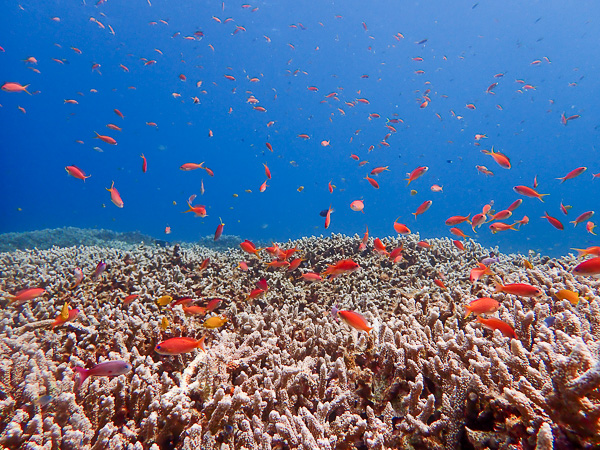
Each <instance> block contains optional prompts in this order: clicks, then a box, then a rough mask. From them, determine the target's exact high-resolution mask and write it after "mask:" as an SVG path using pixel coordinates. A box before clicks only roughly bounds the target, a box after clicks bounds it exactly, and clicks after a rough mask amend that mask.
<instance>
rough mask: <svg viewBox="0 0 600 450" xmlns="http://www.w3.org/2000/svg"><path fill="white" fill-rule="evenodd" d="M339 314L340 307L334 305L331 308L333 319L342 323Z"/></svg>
mask: <svg viewBox="0 0 600 450" xmlns="http://www.w3.org/2000/svg"><path fill="white" fill-rule="evenodd" d="M338 312H340V310H339V309H338V307H337V306H335V305H333V306H332V307H331V317H333V318H334V319H335V321H336V322H339V321H340V319H339V318H338Z"/></svg>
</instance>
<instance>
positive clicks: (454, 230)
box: [450, 227, 468, 239]
mask: <svg viewBox="0 0 600 450" xmlns="http://www.w3.org/2000/svg"><path fill="white" fill-rule="evenodd" d="M450 233H452V234H453V235H455V236H458V237H461V238H463V239H466V238H467V237H468V236H467V235H466V234H465V233H463V231H462V230H461V229H460V228H457V227H453V228H450Z"/></svg>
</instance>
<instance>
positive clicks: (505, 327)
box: [477, 316, 517, 339]
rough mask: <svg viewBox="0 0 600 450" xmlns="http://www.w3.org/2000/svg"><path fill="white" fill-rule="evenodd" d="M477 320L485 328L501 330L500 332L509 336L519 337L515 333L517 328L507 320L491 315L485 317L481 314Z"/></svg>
mask: <svg viewBox="0 0 600 450" xmlns="http://www.w3.org/2000/svg"><path fill="white" fill-rule="evenodd" d="M477 321H478V322H479V323H481V324H482V325H483V326H484V327H485V328H488V329H490V330H500V332H501V333H502V334H503V335H504V336H506V337H509V338H514V339H516V338H517V335H516V334H515V330H514V329H513V327H511V326H510V325H509V324H507V323H506V322H503V321H502V320H500V319H496V318H495V317H490V318H489V319H484V318H483V317H481V316H477Z"/></svg>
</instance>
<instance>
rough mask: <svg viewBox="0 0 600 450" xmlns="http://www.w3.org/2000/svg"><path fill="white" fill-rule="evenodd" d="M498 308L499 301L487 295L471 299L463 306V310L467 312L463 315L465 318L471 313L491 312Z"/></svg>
mask: <svg viewBox="0 0 600 450" xmlns="http://www.w3.org/2000/svg"><path fill="white" fill-rule="evenodd" d="M499 309H500V303H499V302H498V301H496V300H494V299H492V298H489V297H481V298H478V299H476V300H473V301H472V302H471V303H469V304H468V305H467V306H465V310H466V312H467V314H466V315H465V319H466V318H467V317H469V315H470V314H471V313H474V314H476V315H479V314H493V313H495V312H496V311H498V310H499Z"/></svg>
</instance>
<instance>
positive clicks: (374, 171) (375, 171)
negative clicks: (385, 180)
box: [371, 166, 390, 175]
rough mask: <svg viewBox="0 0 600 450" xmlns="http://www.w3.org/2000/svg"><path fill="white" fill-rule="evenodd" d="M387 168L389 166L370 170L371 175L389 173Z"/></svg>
mask: <svg viewBox="0 0 600 450" xmlns="http://www.w3.org/2000/svg"><path fill="white" fill-rule="evenodd" d="M388 167H390V166H385V167H375V168H374V169H373V170H371V175H379V174H380V173H381V172H383V171H384V170H387V171H389V170H390V169H388Z"/></svg>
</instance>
